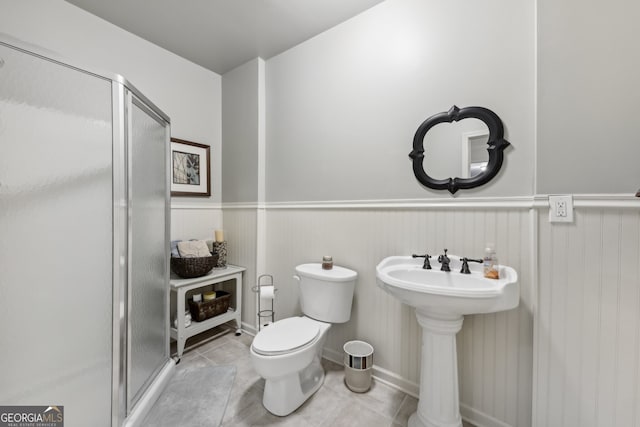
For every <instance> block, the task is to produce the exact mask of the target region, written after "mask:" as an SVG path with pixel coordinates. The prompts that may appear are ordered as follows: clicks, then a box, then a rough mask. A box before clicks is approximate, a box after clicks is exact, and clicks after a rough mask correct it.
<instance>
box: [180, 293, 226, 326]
mask: <svg viewBox="0 0 640 427" xmlns="http://www.w3.org/2000/svg"><path fill="white" fill-rule="evenodd" d="M230 299H231V294H229V292H225V291H216V297H215V298H214V299H212V300H211V301H198V302H193V301H191V300H190V301H189V309H190V310H191V318H192V319H193V320H195V321H197V322H202V321H203V320H207V319H209V318H211V317H213V316H218V315H219V314H224V313H226V312H227V310H229V300H230Z"/></svg>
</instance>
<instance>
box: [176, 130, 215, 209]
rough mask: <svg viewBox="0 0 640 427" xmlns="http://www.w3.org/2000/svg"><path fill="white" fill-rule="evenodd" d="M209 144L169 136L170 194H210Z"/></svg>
mask: <svg viewBox="0 0 640 427" xmlns="http://www.w3.org/2000/svg"><path fill="white" fill-rule="evenodd" d="M209 151H210V150H209V146H208V145H204V144H198V143H197V142H191V141H185V140H183V139H178V138H171V196H172V197H209V196H211V176H210V174H209V171H210V170H211V169H210V167H209V165H210V164H211V163H210V162H211V159H210V154H209Z"/></svg>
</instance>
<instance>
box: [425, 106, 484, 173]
mask: <svg viewBox="0 0 640 427" xmlns="http://www.w3.org/2000/svg"><path fill="white" fill-rule="evenodd" d="M488 140H489V129H488V127H487V125H486V124H485V123H484V122H483V121H482V120H479V119H475V118H468V119H465V120H461V121H457V122H452V123H438V124H437V125H435V126H433V127H432V128H431V129H430V130H429V132H427V134H426V135H425V138H424V142H423V147H424V150H425V153H424V159H423V162H422V167H423V169H424V171H425V172H426V173H427V174H428V175H429V176H431V177H432V178H434V179H447V178H449V177H455V176H457V177H460V178H472V177H474V176H477V175H480V174H481V173H482V172H484V170H485V169H486V167H487V162H488V161H489V153H488V152H487V148H488V145H487V141H488Z"/></svg>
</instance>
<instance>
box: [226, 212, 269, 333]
mask: <svg viewBox="0 0 640 427" xmlns="http://www.w3.org/2000/svg"><path fill="white" fill-rule="evenodd" d="M257 221H258V214H257V210H256V208H237V209H236V208H234V209H225V210H224V233H225V240H226V241H227V262H228V263H230V264H235V265H241V266H243V267H245V268H246V269H247V270H246V271H245V272H244V279H243V281H242V284H243V289H242V323H243V328H246V329H247V330H249V331H251V332H255V330H256V329H255V328H256V310H257V309H256V295H255V294H254V293H253V292H251V288H252V287H253V286H255V285H256V277H257V276H256V274H257V272H256V265H257V242H258V234H257V229H258V225H257ZM261 274H262V273H261Z"/></svg>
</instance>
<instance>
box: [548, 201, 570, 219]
mask: <svg viewBox="0 0 640 427" xmlns="http://www.w3.org/2000/svg"><path fill="white" fill-rule="evenodd" d="M549 222H573V198H572V197H571V195H563V196H549Z"/></svg>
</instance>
